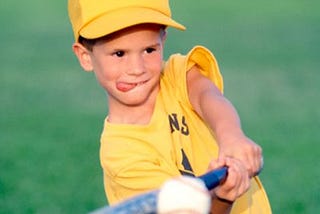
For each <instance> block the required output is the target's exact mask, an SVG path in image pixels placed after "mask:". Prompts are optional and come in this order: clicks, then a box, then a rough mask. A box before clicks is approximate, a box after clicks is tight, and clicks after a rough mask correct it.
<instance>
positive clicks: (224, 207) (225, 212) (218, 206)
mask: <svg viewBox="0 0 320 214" xmlns="http://www.w3.org/2000/svg"><path fill="white" fill-rule="evenodd" d="M232 205H233V203H232V202H229V201H222V200H220V199H218V198H213V199H212V201H211V213H212V214H213V213H217V214H229V213H230V212H231V208H232Z"/></svg>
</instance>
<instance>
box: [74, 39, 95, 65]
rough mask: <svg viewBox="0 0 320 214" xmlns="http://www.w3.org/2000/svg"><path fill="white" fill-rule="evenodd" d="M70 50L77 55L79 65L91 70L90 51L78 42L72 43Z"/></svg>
mask: <svg viewBox="0 0 320 214" xmlns="http://www.w3.org/2000/svg"><path fill="white" fill-rule="evenodd" d="M72 50H73V52H74V54H75V55H76V56H77V58H78V60H79V63H80V65H81V67H82V68H83V69H84V70H85V71H92V70H93V66H92V61H91V56H90V51H89V50H88V49H87V48H85V47H84V46H83V45H82V44H80V43H78V42H76V43H74V44H73V45H72Z"/></svg>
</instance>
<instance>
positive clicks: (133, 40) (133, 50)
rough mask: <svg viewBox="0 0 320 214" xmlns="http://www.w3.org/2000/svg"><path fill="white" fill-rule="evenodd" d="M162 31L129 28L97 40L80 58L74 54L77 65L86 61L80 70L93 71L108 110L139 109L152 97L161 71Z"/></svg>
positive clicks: (153, 27) (145, 26) (142, 27)
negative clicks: (76, 57)
mask: <svg viewBox="0 0 320 214" xmlns="http://www.w3.org/2000/svg"><path fill="white" fill-rule="evenodd" d="M163 31H164V30H163V29H162V30H161V27H160V26H158V25H154V24H144V25H137V26H133V27H130V28H127V29H124V30H121V31H119V32H116V33H113V34H111V35H110V36H108V37H107V38H106V39H103V40H99V41H98V42H97V43H96V44H95V45H94V46H93V49H92V51H88V50H87V52H86V53H85V54H83V55H82V57H79V54H77V56H78V58H79V60H80V63H81V58H83V59H82V60H86V61H85V62H82V63H81V65H82V67H83V68H84V69H85V70H94V72H95V74H96V77H97V80H98V82H99V83H100V84H101V86H102V87H103V88H104V89H105V90H106V91H107V92H108V95H109V96H108V97H109V100H108V101H109V108H119V107H120V108H121V107H123V106H124V105H125V106H139V105H143V104H145V103H146V102H147V101H148V100H149V99H150V98H155V97H156V94H157V92H158V89H159V78H160V74H161V70H162V60H163V59H162V56H163V43H164V40H165V36H164V35H163V34H164V33H163ZM80 55H81V54H80ZM151 100H152V99H151ZM110 110H111V109H110Z"/></svg>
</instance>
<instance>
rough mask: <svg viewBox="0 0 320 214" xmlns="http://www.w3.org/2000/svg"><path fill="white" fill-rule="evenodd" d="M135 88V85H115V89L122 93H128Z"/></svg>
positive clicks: (121, 83) (122, 83)
mask: <svg viewBox="0 0 320 214" xmlns="http://www.w3.org/2000/svg"><path fill="white" fill-rule="evenodd" d="M136 86H137V84H136V83H124V82H120V83H117V85H116V87H117V89H118V90H119V91H122V92H127V91H130V90H131V89H133V88H134V87H136Z"/></svg>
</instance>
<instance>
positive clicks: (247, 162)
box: [218, 136, 263, 177]
mask: <svg viewBox="0 0 320 214" xmlns="http://www.w3.org/2000/svg"><path fill="white" fill-rule="evenodd" d="M226 157H232V158H236V159H239V160H241V161H242V163H243V164H244V166H245V168H246V169H247V170H248V173H249V176H250V177H253V176H256V175H258V174H259V173H260V171H261V170H262V167H263V157H262V149H261V147H260V146H259V145H257V144H256V143H254V142H253V141H252V140H251V139H249V138H247V137H246V136H242V137H238V138H236V139H233V140H228V141H224V142H223V143H219V157H218V159H224V158H226Z"/></svg>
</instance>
